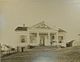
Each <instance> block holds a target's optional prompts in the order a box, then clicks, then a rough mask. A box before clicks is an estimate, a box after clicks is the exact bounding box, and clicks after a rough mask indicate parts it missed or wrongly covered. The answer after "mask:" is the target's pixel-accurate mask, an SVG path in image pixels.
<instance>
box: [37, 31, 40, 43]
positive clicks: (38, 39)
mask: <svg viewBox="0 0 80 62" xmlns="http://www.w3.org/2000/svg"><path fill="white" fill-rule="evenodd" d="M37 42H38V44H40V36H39V32H37Z"/></svg>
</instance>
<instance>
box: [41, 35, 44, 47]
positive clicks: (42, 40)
mask: <svg viewBox="0 0 80 62" xmlns="http://www.w3.org/2000/svg"><path fill="white" fill-rule="evenodd" d="M40 46H45V35H41V36H40Z"/></svg>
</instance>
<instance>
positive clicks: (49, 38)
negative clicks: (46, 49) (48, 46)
mask: <svg viewBox="0 0 80 62" xmlns="http://www.w3.org/2000/svg"><path fill="white" fill-rule="evenodd" d="M48 42H49V43H51V37H50V33H48Z"/></svg>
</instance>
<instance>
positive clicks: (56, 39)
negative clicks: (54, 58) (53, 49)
mask: <svg viewBox="0 0 80 62" xmlns="http://www.w3.org/2000/svg"><path fill="white" fill-rule="evenodd" d="M56 41H57V43H56V44H57V45H59V41H58V32H56Z"/></svg>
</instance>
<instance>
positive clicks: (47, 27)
mask: <svg viewBox="0 0 80 62" xmlns="http://www.w3.org/2000/svg"><path fill="white" fill-rule="evenodd" d="M32 28H41V29H51V27H49V26H48V25H47V24H46V23H45V22H44V21H42V22H40V23H38V24H36V25H33V26H32Z"/></svg>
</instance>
